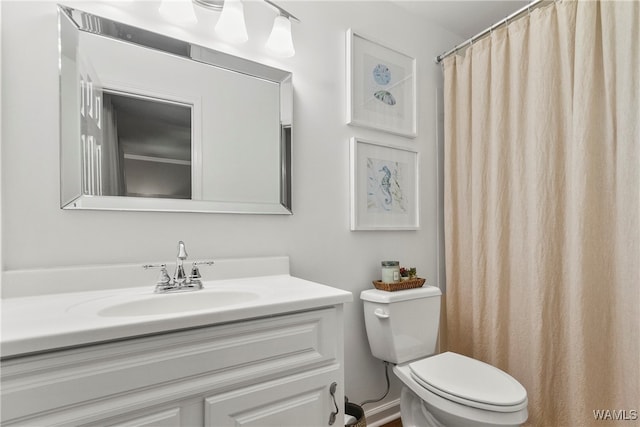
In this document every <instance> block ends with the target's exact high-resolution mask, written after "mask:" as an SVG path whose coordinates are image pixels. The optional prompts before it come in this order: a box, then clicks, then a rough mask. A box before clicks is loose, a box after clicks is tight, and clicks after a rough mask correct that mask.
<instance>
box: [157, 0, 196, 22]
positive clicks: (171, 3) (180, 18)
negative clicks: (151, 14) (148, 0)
mask: <svg viewBox="0 0 640 427" xmlns="http://www.w3.org/2000/svg"><path fill="white" fill-rule="evenodd" d="M158 11H159V12H160V14H161V15H162V16H164V17H165V18H167V19H170V20H172V21H175V22H179V23H181V24H194V23H196V22H197V21H198V18H196V13H195V11H194V10H193V3H192V2H191V0H162V1H161V2H160V8H158Z"/></svg>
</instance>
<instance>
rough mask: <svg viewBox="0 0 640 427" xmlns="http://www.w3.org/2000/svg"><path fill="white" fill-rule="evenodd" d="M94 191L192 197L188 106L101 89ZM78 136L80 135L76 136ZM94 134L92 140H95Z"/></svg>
mask: <svg viewBox="0 0 640 427" xmlns="http://www.w3.org/2000/svg"><path fill="white" fill-rule="evenodd" d="M102 102H103V105H102V113H101V117H102V123H101V126H102V133H101V135H100V136H101V139H102V140H101V144H100V145H97V147H100V150H99V151H96V150H95V149H92V150H88V151H90V152H93V155H94V156H95V155H99V156H101V157H102V158H101V159H98V160H97V161H95V162H91V161H89V162H87V161H85V162H83V164H89V165H91V164H100V165H102V167H101V168H100V169H99V170H98V171H92V174H91V175H92V176H95V182H96V187H95V188H94V189H93V190H92V191H91V194H95V195H99V196H134V197H167V198H173V199H191V107H190V106H188V105H179V104H174V103H169V102H163V101H162V100H153V99H143V98H136V97H133V96H125V95H120V94H117V93H109V92H103V97H102ZM81 138H82V135H81ZM97 139H98V138H95V139H94V140H97Z"/></svg>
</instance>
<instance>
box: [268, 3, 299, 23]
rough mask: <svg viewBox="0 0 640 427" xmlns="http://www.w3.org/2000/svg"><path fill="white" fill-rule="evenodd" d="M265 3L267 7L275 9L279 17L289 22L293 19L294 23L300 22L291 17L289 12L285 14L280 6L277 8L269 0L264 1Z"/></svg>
mask: <svg viewBox="0 0 640 427" xmlns="http://www.w3.org/2000/svg"><path fill="white" fill-rule="evenodd" d="M264 2H265V3H267V4H268V5H269V6H271V7H273V8H274V9H276V10H277V11H278V13H280V15H282V16H284V17H285V18H287V19H289V20H291V19H293V20H294V21H296V22H300V20H299V19H298V18H296V17H295V16H293V15H292V14H290V13H289V12H287V11H286V10H285V9H283V8H281V7H280V6H278V5H277V4H275V3H274V2H272V1H269V0H264Z"/></svg>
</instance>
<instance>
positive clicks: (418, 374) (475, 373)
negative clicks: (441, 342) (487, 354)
mask: <svg viewBox="0 0 640 427" xmlns="http://www.w3.org/2000/svg"><path fill="white" fill-rule="evenodd" d="M409 368H410V369H411V374H412V377H413V378H414V379H415V380H416V382H418V383H419V384H420V385H422V386H423V387H425V388H427V389H428V390H430V391H431V392H433V393H436V394H438V395H440V396H442V397H444V398H446V399H449V400H454V401H457V402H459V403H462V404H464V405H467V406H472V407H476V408H483V409H489V408H487V407H488V406H490V407H497V408H496V410H500V408H502V410H505V409H506V408H505V407H509V408H510V409H511V410H517V409H518V408H512V407H514V406H523V404H524V406H526V400H527V391H526V390H525V388H524V387H523V386H522V385H521V384H520V383H519V382H518V381H516V380H515V379H514V378H513V377H511V376H510V375H509V374H507V373H506V372H504V371H501V370H500V369H498V368H496V367H494V366H491V365H488V364H486V363H484V362H480V361H479V360H475V359H471V358H469V357H466V356H462V355H460V354H457V353H451V352H446V353H442V354H438V355H436V356H433V357H429V358H426V359H422V360H418V361H416V362H412V363H410V364H409Z"/></svg>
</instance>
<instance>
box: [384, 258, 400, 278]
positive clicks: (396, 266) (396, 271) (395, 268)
mask: <svg viewBox="0 0 640 427" xmlns="http://www.w3.org/2000/svg"><path fill="white" fill-rule="evenodd" d="M381 264H382V282H383V283H396V282H399V281H400V261H382V263H381Z"/></svg>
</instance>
